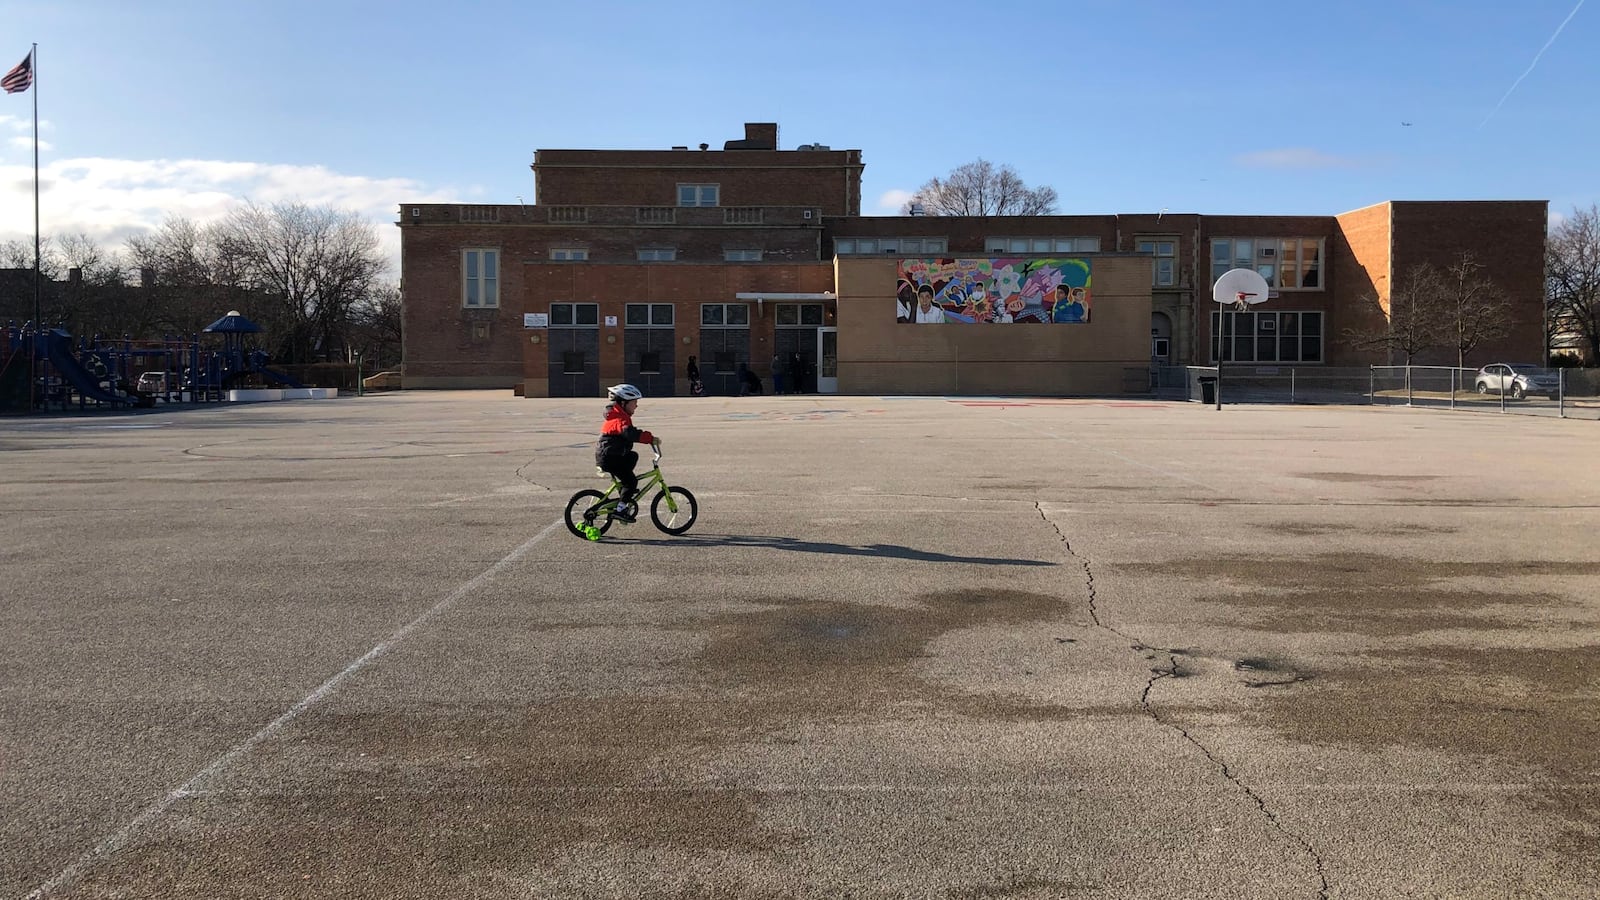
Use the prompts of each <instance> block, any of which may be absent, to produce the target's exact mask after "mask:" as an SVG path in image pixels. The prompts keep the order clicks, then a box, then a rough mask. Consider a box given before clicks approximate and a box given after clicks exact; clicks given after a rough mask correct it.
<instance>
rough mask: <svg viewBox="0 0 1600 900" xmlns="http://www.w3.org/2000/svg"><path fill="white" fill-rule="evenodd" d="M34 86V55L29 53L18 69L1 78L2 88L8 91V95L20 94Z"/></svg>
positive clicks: (0, 85) (18, 65)
mask: <svg viewBox="0 0 1600 900" xmlns="http://www.w3.org/2000/svg"><path fill="white" fill-rule="evenodd" d="M32 86H33V54H32V53H29V54H28V55H27V56H26V57H24V58H23V60H22V62H19V63H17V67H16V68H14V69H12V70H11V71H9V72H7V73H6V77H4V78H0V87H3V88H5V89H6V93H8V94H20V93H22V92H23V91H25V90H27V89H28V88H30V87H32Z"/></svg>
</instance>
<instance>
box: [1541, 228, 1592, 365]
mask: <svg viewBox="0 0 1600 900" xmlns="http://www.w3.org/2000/svg"><path fill="white" fill-rule="evenodd" d="M1545 304H1546V309H1547V310H1548V321H1549V323H1550V331H1552V332H1555V333H1574V334H1576V335H1577V336H1578V337H1579V338H1580V339H1581V340H1582V341H1583V342H1584V343H1585V344H1587V345H1588V350H1589V353H1588V359H1589V364H1590V365H1595V364H1597V363H1600V206H1594V205H1591V206H1590V207H1589V208H1588V209H1574V210H1573V211H1572V215H1571V216H1570V217H1569V218H1567V219H1566V221H1564V222H1562V223H1561V224H1560V225H1557V226H1556V227H1555V228H1554V229H1552V230H1551V232H1550V237H1549V240H1547V241H1546V242H1545Z"/></svg>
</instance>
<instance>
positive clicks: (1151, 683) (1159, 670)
mask: <svg viewBox="0 0 1600 900" xmlns="http://www.w3.org/2000/svg"><path fill="white" fill-rule="evenodd" d="M1033 506H1034V509H1036V510H1038V512H1039V518H1040V519H1042V520H1044V522H1045V524H1047V525H1049V526H1050V527H1051V528H1054V529H1055V532H1056V534H1057V535H1058V536H1059V537H1060V538H1061V546H1063V547H1065V548H1066V551H1067V555H1068V556H1070V557H1072V558H1073V559H1075V560H1077V561H1078V564H1079V565H1080V566H1081V567H1082V568H1083V578H1084V583H1085V585H1086V586H1087V588H1088V596H1089V619H1090V620H1091V621H1092V622H1093V623H1094V626H1095V627H1096V628H1100V629H1103V630H1105V631H1109V632H1111V633H1112V634H1114V635H1117V636H1118V637H1120V638H1122V639H1124V640H1126V641H1129V642H1130V643H1129V648H1130V649H1132V650H1134V651H1135V652H1139V653H1144V652H1146V651H1150V650H1154V651H1156V652H1157V653H1165V654H1166V655H1167V664H1166V665H1165V666H1158V667H1156V668H1153V669H1151V670H1150V672H1151V675H1150V679H1149V680H1148V681H1146V682H1145V685H1144V690H1142V691H1140V692H1139V706H1140V708H1141V709H1143V710H1144V712H1145V714H1146V715H1148V716H1149V717H1150V718H1151V720H1152V721H1154V722H1155V723H1156V724H1158V725H1160V726H1162V727H1164V728H1170V729H1172V730H1173V731H1176V732H1177V733H1178V734H1179V735H1180V736H1181V737H1182V738H1183V739H1184V740H1186V741H1188V742H1189V743H1190V744H1193V745H1194V747H1195V749H1196V750H1199V751H1200V753H1201V755H1203V756H1204V757H1205V758H1206V759H1207V760H1209V761H1210V762H1211V764H1212V765H1214V766H1216V767H1217V770H1218V771H1219V772H1221V773H1222V777H1223V778H1225V779H1227V780H1228V781H1229V782H1231V783H1232V784H1233V785H1234V786H1235V787H1237V788H1238V789H1239V790H1240V791H1242V792H1243V793H1244V795H1245V796H1246V797H1248V798H1250V800H1251V802H1253V803H1254V804H1255V805H1256V808H1257V809H1259V810H1261V814H1262V815H1264V816H1266V818H1267V823H1268V824H1270V825H1271V826H1272V827H1273V828H1274V829H1276V830H1277V831H1278V833H1279V834H1282V835H1283V836H1284V837H1286V838H1288V839H1289V840H1291V841H1293V842H1294V843H1295V844H1297V845H1298V846H1299V847H1300V849H1302V850H1304V851H1305V853H1306V855H1307V856H1309V857H1311V861H1312V862H1313V863H1314V864H1315V865H1316V869H1317V880H1318V881H1319V882H1320V883H1321V885H1320V887H1319V888H1318V889H1317V898H1318V900H1327V898H1328V894H1329V891H1330V890H1331V888H1330V887H1329V885H1328V872H1327V868H1326V866H1325V865H1324V864H1323V861H1322V855H1321V854H1319V853H1318V852H1317V850H1316V848H1315V847H1313V846H1311V842H1310V841H1308V840H1306V839H1305V838H1304V837H1301V836H1300V835H1299V834H1296V833H1295V832H1293V831H1290V830H1289V829H1288V827H1287V826H1285V825H1284V824H1283V822H1281V821H1279V819H1278V816H1277V814H1275V813H1274V812H1273V811H1272V809H1271V808H1270V807H1268V806H1267V801H1266V799H1265V798H1264V797H1262V796H1261V795H1260V794H1257V793H1256V792H1255V791H1254V790H1252V789H1251V787H1250V786H1249V785H1247V784H1245V783H1244V782H1243V781H1240V780H1239V776H1238V774H1237V773H1235V772H1234V771H1233V768H1232V767H1231V766H1229V765H1228V763H1227V761H1226V760H1224V759H1222V757H1220V756H1218V755H1217V754H1216V753H1214V752H1212V751H1211V749H1210V748H1208V747H1207V746H1206V745H1205V744H1203V743H1201V742H1200V740H1199V739H1198V738H1196V737H1195V736H1194V735H1192V734H1190V733H1189V731H1188V729H1186V728H1184V727H1183V726H1182V725H1179V724H1177V723H1176V722H1171V721H1168V720H1166V719H1163V718H1162V717H1161V713H1160V712H1158V711H1157V710H1156V708H1155V707H1154V706H1153V705H1151V702H1150V694H1151V692H1152V691H1154V690H1155V686H1156V682H1158V681H1161V680H1162V679H1164V678H1182V677H1184V674H1185V673H1184V672H1183V669H1182V667H1181V666H1180V665H1179V663H1178V655H1179V654H1180V652H1181V651H1178V650H1174V649H1171V648H1167V647H1151V646H1149V645H1147V644H1145V643H1144V642H1143V641H1141V640H1140V639H1139V638H1137V637H1134V636H1133V635H1131V634H1128V633H1127V632H1125V631H1122V630H1121V629H1119V628H1116V627H1115V626H1112V625H1109V624H1107V623H1106V622H1105V621H1104V620H1102V619H1101V618H1100V605H1099V597H1098V596H1097V592H1096V588H1095V583H1094V568H1093V567H1092V566H1091V565H1090V564H1089V559H1088V557H1085V556H1080V555H1079V554H1078V551H1076V550H1074V549H1073V548H1072V542H1071V541H1070V540H1068V539H1067V535H1066V532H1064V531H1062V530H1061V526H1060V525H1057V524H1056V523H1055V522H1054V521H1053V520H1052V519H1051V518H1050V517H1049V516H1048V515H1046V514H1045V511H1044V504H1042V503H1040V502H1038V501H1035V502H1034V504H1033ZM1295 680H1299V679H1295ZM1284 683H1288V682H1272V684H1284ZM1251 686H1254V685H1251Z"/></svg>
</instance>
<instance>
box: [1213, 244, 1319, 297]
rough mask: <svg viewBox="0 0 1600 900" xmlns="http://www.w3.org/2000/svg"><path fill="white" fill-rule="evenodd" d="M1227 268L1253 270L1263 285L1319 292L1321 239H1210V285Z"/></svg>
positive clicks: (1214, 282) (1215, 281)
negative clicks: (1258, 273)
mask: <svg viewBox="0 0 1600 900" xmlns="http://www.w3.org/2000/svg"><path fill="white" fill-rule="evenodd" d="M1229 269H1255V270H1256V271H1257V272H1260V273H1261V277H1262V278H1265V279H1266V280H1267V286H1268V287H1273V288H1287V289H1290V290H1316V291H1320V290H1322V239H1321V238H1237V237H1235V238H1212V240H1211V283H1212V284H1216V283H1217V279H1218V278H1221V277H1222V273H1224V272H1226V271H1228V270H1229Z"/></svg>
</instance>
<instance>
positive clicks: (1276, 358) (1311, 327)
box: [1211, 310, 1322, 363]
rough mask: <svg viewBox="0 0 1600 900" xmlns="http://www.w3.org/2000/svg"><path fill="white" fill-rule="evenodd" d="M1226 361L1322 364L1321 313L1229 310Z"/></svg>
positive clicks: (1214, 323)
mask: <svg viewBox="0 0 1600 900" xmlns="http://www.w3.org/2000/svg"><path fill="white" fill-rule="evenodd" d="M1225 327H1226V328H1227V339H1228V343H1227V351H1228V352H1227V355H1226V359H1225V361H1226V362H1263V363H1293V362H1310V363H1320V362H1322V313H1320V312H1233V311H1231V310H1230V311H1228V313H1227V317H1226V322H1225ZM1219 337H1221V335H1220V334H1219V332H1218V331H1217V314H1216V313H1215V312H1213V313H1212V314H1211V361H1212V362H1216V359H1217V341H1218V338H1219Z"/></svg>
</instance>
